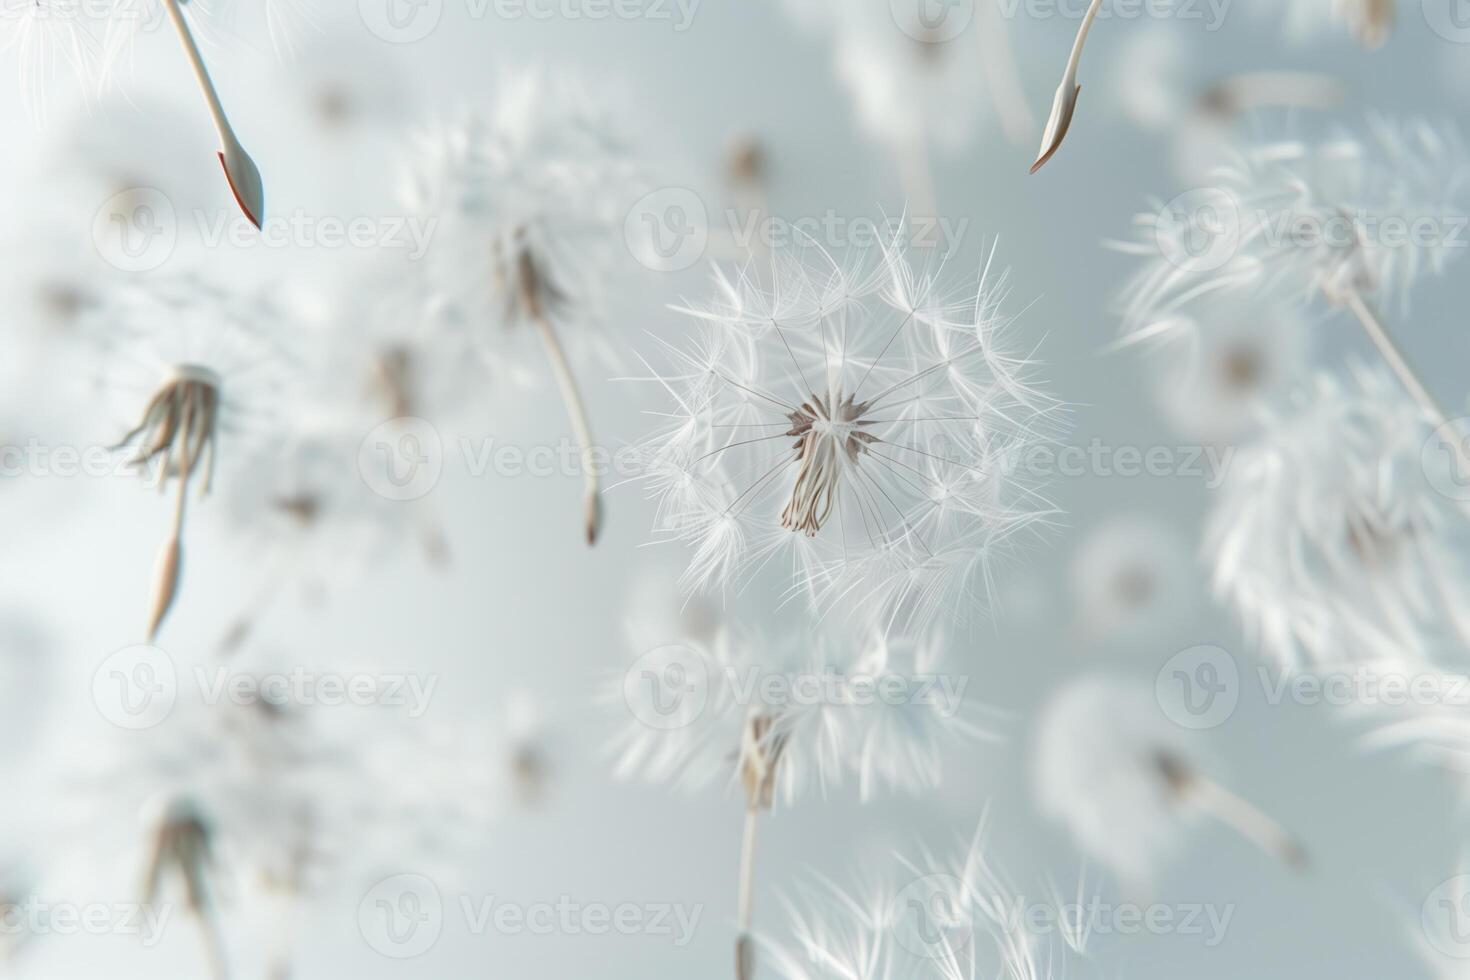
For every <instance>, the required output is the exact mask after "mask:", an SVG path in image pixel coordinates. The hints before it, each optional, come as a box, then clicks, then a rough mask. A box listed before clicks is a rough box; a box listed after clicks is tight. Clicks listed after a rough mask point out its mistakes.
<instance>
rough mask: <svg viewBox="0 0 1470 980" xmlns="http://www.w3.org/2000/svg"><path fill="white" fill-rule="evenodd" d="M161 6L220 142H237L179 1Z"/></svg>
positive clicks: (164, 3) (170, 0)
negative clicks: (206, 107) (202, 94)
mask: <svg viewBox="0 0 1470 980" xmlns="http://www.w3.org/2000/svg"><path fill="white" fill-rule="evenodd" d="M163 6H164V9H166V10H167V11H168V17H169V20H171V21H172V22H173V25H174V30H175V31H177V32H178V35H179V41H180V42H182V43H183V45H184V54H186V55H187V56H188V58H189V64H190V66H191V67H192V68H193V69H194V79H195V81H197V82H198V83H199V89H200V91H202V92H203V93H204V101H205V103H206V104H207V105H208V106H209V115H210V117H211V118H212V119H213V120H214V128H215V129H216V130H218V131H219V137H220V140H221V141H223V142H224V143H227V144H228V143H233V142H238V141H237V140H236V139H235V131H234V130H233V129H232V128H231V127H230V120H229V118H228V117H227V116H226V115H225V107H224V106H223V105H222V104H221V103H220V100H219V93H218V92H216V91H215V88H214V80H213V79H212V78H210V77H209V68H208V67H207V66H206V65H205V64H204V56H203V55H202V54H200V53H199V44H198V43H197V42H196V41H195V40H194V34H193V32H192V31H190V30H189V22H188V21H187V20H185V19H184V11H183V10H182V9H181V8H180V7H179V0H163Z"/></svg>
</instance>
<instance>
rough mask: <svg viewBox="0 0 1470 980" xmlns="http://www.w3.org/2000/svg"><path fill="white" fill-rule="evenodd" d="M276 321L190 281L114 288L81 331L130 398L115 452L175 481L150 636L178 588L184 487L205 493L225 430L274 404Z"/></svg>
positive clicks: (244, 427)
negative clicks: (126, 423)
mask: <svg viewBox="0 0 1470 980" xmlns="http://www.w3.org/2000/svg"><path fill="white" fill-rule="evenodd" d="M276 319H277V315H276V314H275V313H274V311H272V310H270V309H269V308H268V307H266V306H263V305H256V304H252V303H251V302H250V301H247V300H242V299H240V298H237V297H231V296H229V295H228V294H225V293H222V292H220V291H218V290H215V289H214V288H212V287H210V286H208V285H206V284H204V283H202V282H200V281H198V280H195V279H177V280H156V281H153V282H150V284H149V285H148V286H147V287H143V288H128V289H123V290H120V291H119V292H118V293H117V294H116V295H115V296H112V297H109V298H108V299H107V301H106V302H104V303H102V304H101V305H99V307H98V308H97V309H96V310H95V311H93V313H92V314H91V316H90V317H89V326H88V327H87V328H86V329H87V330H88V331H89V333H90V335H91V336H92V337H94V338H95V339H96V340H97V342H98V343H99V345H100V346H101V347H102V348H103V354H104V359H103V364H102V378H101V382H102V384H103V386H104V387H107V388H109V389H111V390H112V391H113V392H115V394H116V395H117V397H118V399H119V400H120V401H121V402H122V403H123V404H124V405H125V404H126V403H127V402H128V401H131V402H132V405H133V407H132V409H131V411H132V412H133V413H135V414H134V415H133V418H134V421H133V422H132V423H131V425H130V427H129V428H128V429H127V431H126V433H125V435H124V436H123V437H122V439H121V440H120V442H119V444H118V448H119V449H123V450H126V451H127V452H128V453H129V462H130V463H131V465H133V466H134V467H136V468H137V469H138V470H140V471H142V472H144V473H145V474H146V475H147V478H148V482H149V483H150V484H151V485H153V486H156V487H157V488H158V490H159V491H160V492H162V491H164V490H166V489H167V488H168V485H169V483H170V482H172V483H173V490H174V505H173V518H172V523H171V526H170V531H169V534H168V537H167V538H166V539H165V541H164V544H163V547H162V549H161V550H160V552H159V556H158V561H157V566H156V569H155V573H154V584H153V597H152V600H151V604H150V609H149V616H148V635H149V637H150V638H151V637H152V636H153V635H155V634H156V633H157V631H158V628H159V626H160V625H161V624H162V622H163V620H164V617H165V616H167V615H168V612H169V610H170V608H171V607H172V606H173V603H174V600H175V598H176V597H177V594H178V589H179V583H180V579H181V573H182V561H183V539H184V526H185V518H186V515H187V505H188V498H189V493H190V491H191V489H192V490H196V491H197V492H198V493H199V494H200V496H204V495H206V494H208V493H209V491H210V489H211V486H212V484H213V480H214V472H215V468H216V464H217V461H218V459H219V455H220V449H219V446H220V441H221V438H222V437H223V436H224V435H225V434H226V433H227V431H229V430H231V429H232V428H233V429H234V432H233V433H232V434H233V435H235V436H237V437H238V436H245V435H251V434H252V433H250V432H249V431H248V429H249V427H251V426H258V425H259V424H260V423H261V422H262V421H265V420H267V419H268V418H269V417H270V415H271V414H272V413H273V412H274V411H276V410H277V409H278V408H279V404H278V401H279V391H278V390H277V385H278V379H279V374H280V371H281V368H282V367H283V365H284V363H285V362H284V357H283V355H282V353H281V352H280V351H279V350H278V349H277V348H276V347H275V346H274V344H273V343H272V342H271V341H270V339H269V333H268V332H267V331H269V330H271V329H274V328H275V327H276V324H275V322H273V321H275V320H276ZM123 410H126V409H123ZM252 416H253V417H252ZM254 434H256V435H258V434H259V433H258V432H257V433H254Z"/></svg>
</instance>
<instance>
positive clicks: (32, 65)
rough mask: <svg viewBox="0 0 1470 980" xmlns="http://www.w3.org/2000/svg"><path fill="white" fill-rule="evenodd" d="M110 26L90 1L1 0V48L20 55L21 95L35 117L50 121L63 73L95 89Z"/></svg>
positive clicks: (81, 85) (86, 89)
mask: <svg viewBox="0 0 1470 980" xmlns="http://www.w3.org/2000/svg"><path fill="white" fill-rule="evenodd" d="M99 15H102V16H99ZM107 27H108V24H107V18H106V16H105V11H103V9H102V8H101V7H100V6H99V5H98V4H96V3H88V2H86V0H0V50H3V51H5V52H7V53H9V54H10V55H12V56H13V57H14V58H15V60H16V66H17V68H18V70H19V85H20V94H21V98H22V99H23V100H24V102H25V105H26V108H27V110H28V111H29V112H30V113H31V116H32V117H33V118H34V119H36V120H38V121H42V122H44V121H45V120H46V118H47V110H48V106H47V98H48V97H49V96H50V94H51V93H52V92H53V91H54V89H55V87H56V84H57V81H58V76H60V75H61V74H63V73H65V74H68V75H70V76H72V78H73V80H74V81H75V82H76V83H77V84H78V87H79V88H80V90H81V91H82V92H83V93H84V94H86V95H90V94H91V92H92V91H93V90H94V88H95V86H96V85H97V82H98V80H99V78H100V77H101V73H102V67H103V63H104V45H103V37H104V36H105V34H106V32H107Z"/></svg>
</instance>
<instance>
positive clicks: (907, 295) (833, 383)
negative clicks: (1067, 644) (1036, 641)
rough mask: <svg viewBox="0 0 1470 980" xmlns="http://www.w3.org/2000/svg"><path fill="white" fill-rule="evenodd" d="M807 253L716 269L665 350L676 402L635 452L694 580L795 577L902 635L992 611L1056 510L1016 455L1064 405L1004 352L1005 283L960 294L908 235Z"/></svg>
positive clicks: (664, 375) (826, 601) (667, 383)
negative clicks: (709, 296) (769, 266)
mask: <svg viewBox="0 0 1470 980" xmlns="http://www.w3.org/2000/svg"><path fill="white" fill-rule="evenodd" d="M811 251H812V252H820V251H821V250H819V249H812V250H811ZM806 259H807V261H805V262H803V261H799V260H798V259H797V258H796V257H795V256H791V255H788V256H782V257H781V258H780V259H779V260H778V261H777V262H776V264H775V269H776V274H777V278H776V280H775V283H774V285H773V286H772V287H770V288H769V289H766V288H762V287H761V286H760V285H758V284H757V283H756V282H755V281H754V279H753V277H752V276H750V275H742V276H739V277H738V278H735V279H731V278H729V277H726V276H723V275H722V276H719V277H718V279H717V286H718V290H717V298H716V300H715V301H714V302H713V303H711V304H709V305H708V306H704V307H691V308H689V309H688V310H687V312H688V313H689V314H690V315H691V316H692V317H694V319H695V321H696V323H697V325H698V327H699V330H700V334H699V336H700V339H699V340H697V341H695V342H694V343H693V344H691V345H689V346H688V347H677V346H673V345H664V346H663V353H664V356H665V358H666V360H667V361H668V362H669V366H668V367H667V368H666V369H662V370H660V371H659V374H658V377H657V380H658V382H659V384H660V386H661V387H662V388H663V389H664V390H665V391H666V392H667V393H669V394H670V396H671V397H672V399H673V402H674V404H673V405H672V406H671V407H670V409H669V411H668V412H667V413H666V414H667V416H668V423H667V425H666V426H665V428H664V429H663V430H662V431H660V432H658V433H656V434H655V435H653V436H652V437H650V438H649V439H648V440H646V441H645V442H644V443H643V444H642V445H641V447H640V449H641V453H640V458H641V460H642V461H643V464H644V465H643V473H644V476H645V478H646V480H647V486H648V489H649V491H650V493H651V495H652V496H653V497H654V499H655V500H656V501H657V506H658V521H657V525H656V526H657V528H658V530H659V531H660V532H662V533H663V534H664V535H666V536H668V537H671V538H674V539H677V540H680V541H682V542H683V543H684V544H685V545H686V546H687V547H688V549H689V552H690V554H691V559H690V563H689V566H688V571H687V573H686V575H685V584H686V586H687V587H688V588H690V589H691V590H694V591H712V590H719V589H723V588H725V587H729V586H740V585H743V584H744V583H745V582H746V581H748V579H749V578H750V577H752V576H753V575H754V574H755V573H756V572H758V571H762V570H765V569H769V570H771V572H772V573H775V572H777V571H779V570H781V569H791V572H790V577H789V578H788V580H787V582H786V587H787V590H788V592H789V594H791V595H793V596H799V595H803V594H804V595H806V596H807V597H808V598H809V599H810V600H811V602H812V603H813V604H814V605H815V606H816V607H817V608H818V609H819V610H821V611H823V612H824V613H827V612H832V611H834V610H840V611H841V612H840V614H841V615H844V616H846V615H859V616H860V617H862V616H866V617H868V619H869V620H870V621H873V622H876V623H878V624H879V625H880V626H881V627H882V628H890V627H892V628H896V629H898V630H899V631H900V632H913V631H915V630H918V629H921V628H922V627H923V626H925V625H927V624H928V622H929V621H931V620H933V619H935V618H936V617H937V616H938V615H939V614H940V612H941V610H950V611H951V612H953V611H956V610H960V609H962V608H963V607H965V606H966V605H967V603H969V602H971V601H972V600H975V599H976V598H977V597H979V598H980V599H981V600H982V605H983V596H982V595H981V593H983V592H984V591H985V590H986V588H987V586H986V579H987V576H988V574H989V572H990V568H991V565H992V562H993V560H994V559H996V558H997V557H998V556H1000V555H1002V554H1004V553H1006V552H1007V551H1008V550H1009V549H1011V548H1012V547H1013V546H1015V545H1016V544H1017V543H1019V540H1020V539H1021V538H1022V536H1023V535H1025V534H1026V533H1027V532H1029V531H1033V530H1036V529H1038V528H1039V527H1041V526H1042V525H1044V523H1045V522H1046V520H1047V517H1048V515H1049V514H1050V512H1051V508H1050V507H1049V505H1048V504H1047V503H1046V502H1045V501H1044V500H1043V499H1042V498H1041V497H1040V496H1039V495H1038V494H1037V492H1036V490H1035V488H1034V487H1032V486H1030V485H1028V483H1027V479H1026V474H1025V473H1021V472H1018V470H1020V469H1021V468H1020V467H1019V466H1018V465H1017V463H1018V460H1020V458H1021V457H1022V456H1023V454H1024V453H1025V452H1026V450H1027V449H1028V448H1029V447H1031V446H1033V445H1035V444H1036V443H1037V442H1038V441H1040V440H1042V439H1044V438H1045V437H1046V435H1047V433H1048V431H1049V429H1050V427H1051V425H1052V424H1053V422H1054V420H1055V416H1056V412H1057V406H1056V404H1055V403H1054V402H1052V401H1051V400H1049V399H1048V398H1047V397H1046V396H1045V395H1044V394H1043V393H1041V391H1040V390H1039V388H1038V387H1037V386H1036V383H1035V381H1034V378H1033V375H1034V365H1033V363H1032V362H1031V361H1030V360H1029V359H1028V358H1025V357H1019V356H1016V355H1014V354H1012V353H1009V352H1008V351H1007V347H1008V346H1009V341H1008V332H1009V331H1008V329H1007V328H1008V327H1009V325H1010V321H1009V320H1008V319H1006V318H1005V317H1004V316H1003V315H1002V314H1001V313H1000V311H999V306H1000V302H1001V300H1002V299H1003V298H1004V295H1005V292H1006V281H1005V276H1004V275H1002V274H996V273H990V272H988V271H987V274H986V275H985V276H982V281H981V283H980V285H979V287H978V292H975V293H969V294H967V295H966V296H965V297H964V298H963V299H955V298H954V297H953V296H952V295H946V294H945V293H943V292H941V289H942V287H941V285H940V284H939V281H938V278H937V276H936V275H935V273H934V271H930V270H919V269H915V268H914V267H913V266H912V265H911V264H910V261H909V259H908V257H906V256H905V255H904V254H903V253H902V252H901V251H900V250H899V249H898V248H897V247H891V248H885V249H883V250H881V251H880V252H879V254H877V255H876V256H864V257H861V258H860V260H859V261H856V262H854V261H852V260H849V261H848V264H846V265H838V264H837V262H836V261H835V260H833V259H831V258H830V257H829V256H827V255H826V254H825V253H822V254H821V255H808V256H806Z"/></svg>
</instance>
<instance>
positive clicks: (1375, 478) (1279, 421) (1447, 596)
mask: <svg viewBox="0 0 1470 980" xmlns="http://www.w3.org/2000/svg"><path fill="white" fill-rule="evenodd" d="M1431 438H1432V426H1431V425H1430V424H1429V422H1428V420H1426V419H1425V417H1424V413H1423V411H1422V410H1421V409H1420V408H1419V407H1418V406H1417V405H1415V404H1414V402H1413V401H1412V400H1411V399H1409V398H1408V397H1407V396H1406V395H1404V394H1403V393H1402V391H1401V390H1400V389H1399V388H1398V386H1397V385H1395V384H1394V383H1393V381H1392V379H1390V378H1389V377H1388V376H1387V374H1386V373H1385V372H1383V371H1381V370H1377V371H1369V370H1365V369H1361V368H1359V369H1357V370H1354V371H1353V372H1352V373H1351V375H1350V376H1349V377H1348V378H1346V379H1342V378H1338V377H1336V376H1334V375H1329V374H1325V373H1324V374H1319V375H1318V376H1317V377H1316V378H1315V379H1314V380H1313V382H1312V383H1311V385H1310V386H1309V387H1307V388H1305V389H1303V390H1302V391H1301V392H1300V393H1299V396H1298V397H1297V398H1296V399H1295V402H1294V404H1293V405H1291V407H1290V408H1288V409H1286V410H1284V411H1281V412H1279V413H1277V414H1276V415H1274V416H1272V417H1271V419H1270V423H1269V424H1268V425H1266V426H1264V427H1263V429H1262V433H1261V435H1260V436H1259V438H1258V440H1257V442H1255V443H1253V444H1251V445H1248V446H1245V447H1242V448H1241V449H1240V450H1239V451H1238V452H1237V453H1236V455H1235V458H1234V460H1233V462H1232V464H1231V466H1230V468H1229V470H1228V472H1227V475H1226V479H1225V480H1224V482H1223V483H1222V484H1221V486H1220V488H1219V492H1218V495H1217V498H1216V503H1215V508H1214V511H1213V512H1212V514H1211V515H1210V518H1209V522H1208V525H1207V527H1206V532H1205V552H1206V555H1207V557H1208V559H1209V561H1210V564H1211V575H1212V580H1213V583H1214V587H1215V590H1216V592H1217V593H1218V594H1219V595H1221V596H1222V597H1223V598H1224V599H1226V600H1227V601H1228V602H1229V603H1230V605H1231V606H1233V607H1234V608H1235V610H1236V612H1237V613H1238V614H1239V615H1240V617H1241V618H1242V620H1243V621H1244V622H1245V624H1246V626H1247V628H1248V629H1249V630H1250V632H1251V634H1252V636H1253V637H1255V638H1257V639H1259V641H1260V643H1261V645H1262V647H1263V648H1264V649H1265V651H1266V652H1267V653H1268V654H1269V655H1271V656H1272V657H1274V658H1276V659H1277V660H1279V661H1280V662H1282V663H1283V664H1286V665H1288V666H1291V667H1302V666H1308V665H1312V664H1316V663H1320V662H1324V661H1329V662H1331V661H1373V660H1377V659H1380V658H1383V657H1390V656H1392V657H1399V656H1402V657H1407V658H1411V659H1423V658H1428V657H1429V656H1430V655H1431V652H1432V651H1433V650H1435V649H1436V648H1437V640H1436V638H1443V637H1445V636H1447V635H1448V636H1449V637H1451V638H1453V637H1455V636H1456V635H1457V631H1459V630H1463V628H1464V626H1463V625H1462V622H1461V621H1462V620H1464V619H1465V616H1464V613H1463V610H1464V609H1465V607H1466V605H1467V597H1470V578H1467V571H1466V568H1465V564H1464V562H1463V560H1462V557H1461V554H1460V550H1459V544H1458V541H1459V540H1460V536H1459V535H1457V534H1456V530H1457V528H1458V527H1459V526H1460V523H1461V522H1462V521H1463V520H1464V519H1465V513H1464V511H1463V510H1461V509H1460V508H1459V507H1458V506H1456V505H1455V503H1454V501H1453V500H1451V499H1450V498H1448V497H1446V496H1444V495H1443V494H1442V493H1440V492H1439V491H1438V490H1436V489H1435V487H1434V485H1433V484H1432V482H1431V481H1430V479H1429V477H1428V476H1427V475H1426V472H1425V469H1424V464H1423V456H1424V452H1425V445H1426V442H1427V441H1429V440H1430V439H1431ZM1459 635H1470V634H1464V633H1460V634H1459Z"/></svg>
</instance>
